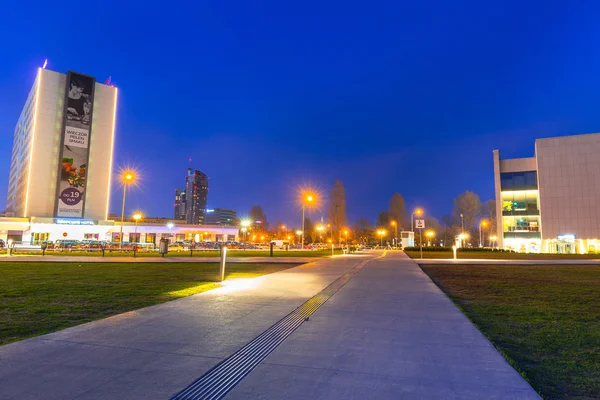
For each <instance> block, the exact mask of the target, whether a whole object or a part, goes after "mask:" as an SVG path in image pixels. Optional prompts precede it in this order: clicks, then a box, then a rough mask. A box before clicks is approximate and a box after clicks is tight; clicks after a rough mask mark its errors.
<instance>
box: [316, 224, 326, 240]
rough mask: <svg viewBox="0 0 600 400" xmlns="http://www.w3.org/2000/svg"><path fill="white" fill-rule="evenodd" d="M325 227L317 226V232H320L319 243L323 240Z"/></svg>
mask: <svg viewBox="0 0 600 400" xmlns="http://www.w3.org/2000/svg"><path fill="white" fill-rule="evenodd" d="M324 229H325V227H323V225H319V226H317V231H318V232H319V242H320V241H322V240H323V230H324Z"/></svg>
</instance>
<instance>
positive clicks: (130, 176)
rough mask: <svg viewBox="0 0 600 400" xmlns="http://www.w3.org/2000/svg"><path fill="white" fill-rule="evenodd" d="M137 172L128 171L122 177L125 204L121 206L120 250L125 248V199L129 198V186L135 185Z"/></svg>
mask: <svg viewBox="0 0 600 400" xmlns="http://www.w3.org/2000/svg"><path fill="white" fill-rule="evenodd" d="M135 175H136V174H135V171H132V170H127V171H124V172H123V175H121V181H122V182H123V204H122V205H121V231H120V233H119V239H120V243H119V248H122V247H123V222H124V220H125V197H126V196H127V185H131V184H134V183H135Z"/></svg>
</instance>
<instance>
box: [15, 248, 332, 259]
mask: <svg viewBox="0 0 600 400" xmlns="http://www.w3.org/2000/svg"><path fill="white" fill-rule="evenodd" d="M341 253H342V251H341V250H336V251H335V254H341ZM27 255H29V256H30V255H42V253H41V251H35V252H32V251H29V252H26V251H22V252H15V253H13V256H15V257H17V256H27ZM269 255H270V253H269V250H234V249H232V250H228V251H227V256H228V257H269ZM61 256H85V257H102V253H101V252H99V251H89V252H87V251H63V252H61V251H47V252H46V257H61ZM104 256H105V257H133V252H132V251H105V252H104ZM219 256H220V252H219V250H206V251H204V250H194V252H193V257H219ZM273 256H274V257H328V256H331V250H294V251H284V250H276V251H274V252H273ZM137 257H161V255H160V254H158V252H154V251H153V252H142V251H140V252H138V253H137ZM165 257H190V252H189V251H170V252H169V253H168V254H167V255H165Z"/></svg>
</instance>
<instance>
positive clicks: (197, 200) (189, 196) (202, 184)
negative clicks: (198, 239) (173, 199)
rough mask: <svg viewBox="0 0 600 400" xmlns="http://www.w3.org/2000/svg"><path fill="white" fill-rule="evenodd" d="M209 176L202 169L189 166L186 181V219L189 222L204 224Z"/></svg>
mask: <svg viewBox="0 0 600 400" xmlns="http://www.w3.org/2000/svg"><path fill="white" fill-rule="evenodd" d="M207 197H208V177H207V176H206V175H205V174H204V173H202V172H201V171H198V170H194V169H192V168H188V175H187V178H186V182H185V219H186V221H187V223H188V224H193V225H204V224H205V218H206V198H207Z"/></svg>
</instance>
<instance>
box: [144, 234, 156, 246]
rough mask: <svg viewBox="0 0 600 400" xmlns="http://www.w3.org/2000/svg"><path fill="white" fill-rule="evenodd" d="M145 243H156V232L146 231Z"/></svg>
mask: <svg viewBox="0 0 600 400" xmlns="http://www.w3.org/2000/svg"><path fill="white" fill-rule="evenodd" d="M146 243H152V244H156V233H146Z"/></svg>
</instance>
